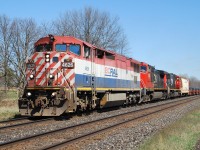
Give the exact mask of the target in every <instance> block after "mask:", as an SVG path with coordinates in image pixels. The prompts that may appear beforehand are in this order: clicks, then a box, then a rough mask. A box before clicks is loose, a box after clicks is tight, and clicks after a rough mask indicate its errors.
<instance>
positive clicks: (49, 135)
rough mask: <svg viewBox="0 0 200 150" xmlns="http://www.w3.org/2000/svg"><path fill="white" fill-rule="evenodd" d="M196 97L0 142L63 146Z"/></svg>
mask: <svg viewBox="0 0 200 150" xmlns="http://www.w3.org/2000/svg"><path fill="white" fill-rule="evenodd" d="M196 99H199V97H192V98H191V97H190V98H187V99H185V100H180V101H176V102H174V101H171V102H169V103H167V104H161V105H157V106H152V107H148V108H144V109H140V110H134V111H131V112H127V113H123V114H118V115H115V116H110V117H107V118H102V119H97V120H94V121H89V122H85V123H81V124H77V125H74V126H69V127H65V128H60V129H57V130H53V131H49V132H45V133H41V134H36V135H33V136H28V137H24V138H21V139H17V140H13V141H10V142H5V143H2V144H0V149H12V148H13V147H12V146H15V148H17V149H21V148H27V149H41V147H42V149H59V148H63V147H66V146H68V145H70V144H72V143H74V142H79V141H80V140H84V139H87V138H90V137H91V136H96V135H98V134H100V133H105V132H108V131H109V130H112V129H113V128H117V127H119V126H122V125H124V124H127V123H130V122H134V121H136V122H137V121H138V120H139V119H142V118H145V117H149V116H151V115H154V114H156V113H161V112H163V111H167V110H169V109H172V108H174V107H178V106H181V105H183V104H186V103H190V102H192V101H194V100H196ZM100 125H101V127H100ZM88 131H89V132H88ZM75 135H77V136H75ZM40 141H43V142H42V145H38V143H40ZM24 143H25V144H24ZM28 143H29V144H28ZM48 143H52V145H50V146H49V144H48ZM45 144H46V145H45ZM24 146H26V147H24Z"/></svg>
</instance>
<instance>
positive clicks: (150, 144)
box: [139, 108, 200, 150]
mask: <svg viewBox="0 0 200 150" xmlns="http://www.w3.org/2000/svg"><path fill="white" fill-rule="evenodd" d="M199 139H200V108H198V109H196V110H194V111H192V112H190V113H188V114H187V115H186V116H184V117H183V118H182V119H180V120H178V121H177V122H175V123H174V124H172V125H170V126H168V127H166V128H164V129H163V130H162V131H161V132H159V133H157V134H155V135H154V136H153V137H152V138H151V139H149V140H147V141H146V142H145V143H144V144H143V145H141V146H140V148H139V149H140V150H194V149H195V145H196V142H197V141H198V140H199Z"/></svg>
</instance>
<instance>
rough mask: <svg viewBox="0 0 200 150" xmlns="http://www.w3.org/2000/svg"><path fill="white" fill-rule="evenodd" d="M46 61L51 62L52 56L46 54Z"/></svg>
mask: <svg viewBox="0 0 200 150" xmlns="http://www.w3.org/2000/svg"><path fill="white" fill-rule="evenodd" d="M45 61H46V62H49V61H50V55H49V54H45Z"/></svg>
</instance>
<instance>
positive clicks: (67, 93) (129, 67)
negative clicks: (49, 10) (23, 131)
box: [18, 35, 200, 116]
mask: <svg viewBox="0 0 200 150" xmlns="http://www.w3.org/2000/svg"><path fill="white" fill-rule="evenodd" d="M34 46H35V50H34V53H33V55H31V57H30V58H29V59H28V60H27V62H26V64H27V65H26V81H27V84H26V87H25V90H24V94H23V96H22V97H21V98H20V99H19V100H18V103H19V110H20V113H21V115H26V116H59V115H61V114H63V113H71V112H76V111H84V110H88V109H89V110H90V109H96V108H97V109H100V108H105V107H112V106H121V105H128V104H134V103H141V102H146V101H151V100H154V99H167V98H173V97H177V96H183V95H188V94H190V95H193V94H197V93H199V94H200V92H199V91H200V90H194V89H193V90H192V89H189V80H188V79H185V78H182V77H179V76H177V75H175V74H172V73H168V72H166V71H162V70H156V69H155V67H153V66H151V65H149V64H147V63H144V62H139V61H137V60H135V59H132V58H127V57H125V56H122V55H119V54H117V53H114V52H112V51H108V50H105V49H101V48H98V47H95V46H93V45H91V44H89V43H87V42H84V41H82V40H79V39H76V38H74V37H70V36H53V35H49V36H47V37H44V38H41V39H39V40H38V41H37V42H36V43H35V45H34Z"/></svg>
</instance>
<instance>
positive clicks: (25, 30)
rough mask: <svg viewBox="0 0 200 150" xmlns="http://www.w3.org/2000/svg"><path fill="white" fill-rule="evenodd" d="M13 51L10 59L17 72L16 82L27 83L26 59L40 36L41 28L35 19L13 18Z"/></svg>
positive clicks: (17, 83)
mask: <svg viewBox="0 0 200 150" xmlns="http://www.w3.org/2000/svg"><path fill="white" fill-rule="evenodd" d="M12 35H13V36H12V38H11V41H12V45H11V46H12V53H11V58H10V59H9V60H10V62H11V64H12V68H13V71H14V74H15V83H16V85H17V86H19V87H20V88H22V89H23V88H24V85H25V67H26V66H25V61H26V59H27V57H28V56H30V54H31V53H32V52H33V48H34V47H33V46H34V42H36V40H37V39H38V38H39V37H38V36H39V29H38V27H37V24H36V23H35V21H34V20H33V19H15V20H13V34H12Z"/></svg>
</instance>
